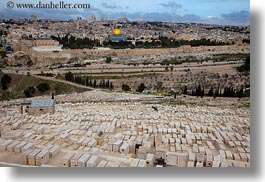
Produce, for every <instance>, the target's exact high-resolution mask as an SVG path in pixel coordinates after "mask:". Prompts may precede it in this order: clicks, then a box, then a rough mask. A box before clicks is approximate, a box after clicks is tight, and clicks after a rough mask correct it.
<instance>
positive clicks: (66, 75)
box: [64, 71, 74, 82]
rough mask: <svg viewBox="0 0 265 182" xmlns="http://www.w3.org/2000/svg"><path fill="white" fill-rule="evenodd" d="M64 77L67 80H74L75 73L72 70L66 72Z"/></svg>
mask: <svg viewBox="0 0 265 182" xmlns="http://www.w3.org/2000/svg"><path fill="white" fill-rule="evenodd" d="M64 77H65V80H67V81H70V82H72V81H73V80H74V74H73V73H72V72H71V71H69V72H67V73H65V76H64Z"/></svg>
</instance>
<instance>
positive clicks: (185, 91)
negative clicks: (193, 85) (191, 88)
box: [182, 85, 188, 95]
mask: <svg viewBox="0 0 265 182" xmlns="http://www.w3.org/2000/svg"><path fill="white" fill-rule="evenodd" d="M182 93H183V94H186V95H187V94H188V88H187V85H185V86H184V88H183V91H182Z"/></svg>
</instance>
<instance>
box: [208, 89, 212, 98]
mask: <svg viewBox="0 0 265 182" xmlns="http://www.w3.org/2000/svg"><path fill="white" fill-rule="evenodd" d="M208 96H210V97H211V96H213V87H211V88H210V90H209V92H208Z"/></svg>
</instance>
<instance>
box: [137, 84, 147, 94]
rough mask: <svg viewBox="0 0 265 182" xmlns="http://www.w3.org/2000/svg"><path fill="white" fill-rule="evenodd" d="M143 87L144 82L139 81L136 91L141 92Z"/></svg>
mask: <svg viewBox="0 0 265 182" xmlns="http://www.w3.org/2000/svg"><path fill="white" fill-rule="evenodd" d="M144 89H145V85H144V83H141V84H140V85H139V86H138V89H137V90H136V91H137V92H140V93H142V92H143V91H144Z"/></svg>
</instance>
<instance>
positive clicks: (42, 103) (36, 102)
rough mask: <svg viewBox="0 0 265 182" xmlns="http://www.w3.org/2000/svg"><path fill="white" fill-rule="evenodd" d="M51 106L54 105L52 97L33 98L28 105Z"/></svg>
mask: <svg viewBox="0 0 265 182" xmlns="http://www.w3.org/2000/svg"><path fill="white" fill-rule="evenodd" d="M51 106H54V100H53V99H47V100H33V101H31V104H30V106H29V107H51Z"/></svg>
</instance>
